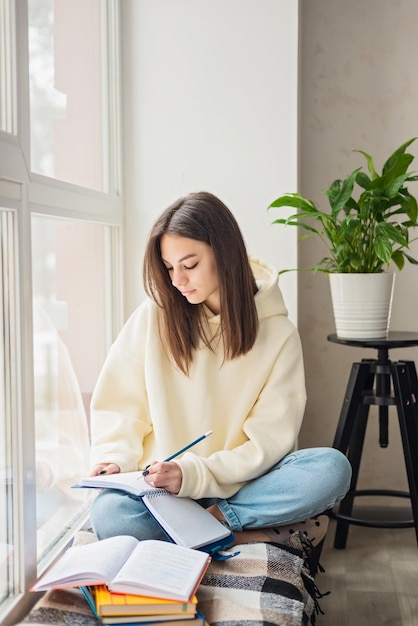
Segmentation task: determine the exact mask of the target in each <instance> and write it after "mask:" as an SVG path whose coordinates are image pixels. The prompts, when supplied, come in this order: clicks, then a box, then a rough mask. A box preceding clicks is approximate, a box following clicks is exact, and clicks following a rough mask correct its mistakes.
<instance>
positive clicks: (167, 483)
mask: <svg viewBox="0 0 418 626" xmlns="http://www.w3.org/2000/svg"><path fill="white" fill-rule="evenodd" d="M182 479H183V475H182V473H181V469H180V466H179V465H178V464H177V463H176V462H175V461H168V462H160V461H153V462H152V463H151V465H150V466H149V468H148V474H147V476H145V480H146V482H147V483H149V484H150V485H152V486H153V487H157V488H158V489H165V490H166V491H168V492H169V493H173V494H177V493H178V492H179V491H180V487H181V481H182Z"/></svg>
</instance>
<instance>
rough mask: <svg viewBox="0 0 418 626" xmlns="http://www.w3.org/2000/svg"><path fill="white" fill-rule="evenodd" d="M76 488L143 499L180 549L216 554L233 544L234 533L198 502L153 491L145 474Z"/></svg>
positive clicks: (96, 479)
mask: <svg viewBox="0 0 418 626" xmlns="http://www.w3.org/2000/svg"><path fill="white" fill-rule="evenodd" d="M74 487H92V488H96V489H117V490H119V491H124V492H126V493H130V494H132V495H134V496H137V497H138V498H141V499H142V501H143V503H144V504H145V506H146V507H147V509H148V510H149V512H150V513H151V515H152V516H153V517H154V519H155V520H156V521H157V522H158V523H159V525H160V526H161V528H162V529H163V530H164V532H165V533H166V534H167V535H168V537H169V538H170V539H171V540H172V541H173V542H174V543H177V544H178V545H180V546H186V547H187V548H195V549H201V550H204V551H205V552H216V551H217V550H222V549H223V548H224V547H225V546H226V545H228V544H230V543H232V540H233V535H232V534H231V531H230V530H229V529H228V528H226V526H224V525H223V524H221V522H219V521H218V520H217V519H215V518H214V517H213V515H211V514H210V513H208V511H206V510H205V509H204V508H203V507H202V506H200V505H199V504H198V503H197V502H195V501H194V500H192V499H191V498H179V497H178V496H174V495H172V494H171V493H168V492H167V491H165V490H164V489H157V488H155V487H152V486H151V485H149V484H148V483H147V482H146V481H145V479H144V477H143V476H142V472H123V473H119V474H105V475H103V476H89V477H88V478H83V479H82V480H81V481H80V482H79V483H77V485H74Z"/></svg>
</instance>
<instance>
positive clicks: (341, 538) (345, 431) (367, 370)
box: [333, 361, 374, 549]
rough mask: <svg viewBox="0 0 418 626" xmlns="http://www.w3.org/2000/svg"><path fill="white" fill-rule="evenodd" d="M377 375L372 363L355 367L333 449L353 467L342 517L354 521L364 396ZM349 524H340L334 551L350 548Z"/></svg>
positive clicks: (365, 408) (365, 410)
mask: <svg viewBox="0 0 418 626" xmlns="http://www.w3.org/2000/svg"><path fill="white" fill-rule="evenodd" d="M373 380H374V374H373V373H371V362H368V361H362V362H361V363H353V366H352V368H351V374H350V378H349V380H348V385H347V390H346V394H345V398H344V403H343V407H342V410H341V414H340V419H339V422H338V427H337V432H336V435H335V438H334V443H333V447H334V448H337V449H338V450H340V451H341V452H343V453H344V454H346V455H347V458H348V460H349V461H350V463H351V467H352V471H353V474H352V479H351V485H350V490H349V492H348V493H347V495H346V497H345V498H344V500H343V501H342V502H341V503H340V505H339V509H338V513H337V514H336V519H337V520H338V515H344V516H345V517H350V516H351V513H352V510H353V500H354V496H355V493H354V492H355V490H356V486H357V480H358V475H359V469H360V461H361V454H362V451H363V443H364V436H365V432H366V426H367V418H368V413H369V406H367V405H364V404H363V394H364V392H365V391H366V390H370V389H372V388H373ZM348 530H349V522H347V521H343V520H339V521H338V522H337V527H336V531H335V539H334V547H335V548H337V549H343V548H345V546H346V542H347V537H348Z"/></svg>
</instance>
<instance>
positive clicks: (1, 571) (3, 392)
mask: <svg viewBox="0 0 418 626" xmlns="http://www.w3.org/2000/svg"><path fill="white" fill-rule="evenodd" d="M14 226H15V223H14V214H13V212H12V211H6V210H2V209H0V433H1V435H2V436H1V437H0V602H1V601H2V600H4V599H5V598H7V597H8V596H9V595H12V594H14V593H15V592H16V575H15V565H16V563H17V541H16V536H15V532H14V530H15V524H14V516H13V500H14V498H13V495H14V494H13V492H14V488H15V487H14V482H13V478H14V467H13V464H14V459H13V453H12V442H13V439H14V436H13V433H12V428H13V421H12V416H13V414H14V413H15V410H16V369H15V359H14V358H13V355H14V354H16V333H15V323H14V321H13V320H14V319H15V318H16V285H15V275H16V272H15V248H14V241H15V228H14Z"/></svg>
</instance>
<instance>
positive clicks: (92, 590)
mask: <svg viewBox="0 0 418 626" xmlns="http://www.w3.org/2000/svg"><path fill="white" fill-rule="evenodd" d="M80 590H81V591H82V592H83V594H84V596H85V598H86V600H87V602H88V603H89V605H90V607H91V608H92V610H93V612H94V614H95V615H96V616H97V617H98V618H99V619H100V621H101V622H102V624H115V625H116V624H117V625H118V626H123V625H124V624H127V625H129V626H135V624H140V625H141V626H146V625H147V624H149V625H154V626H157V625H158V624H161V625H162V626H181V625H182V624H186V625H187V626H205V623H206V622H205V619H204V617H203V615H202V614H201V613H200V612H199V611H198V609H197V597H196V596H195V595H194V596H193V597H192V598H190V600H189V601H188V602H181V601H177V600H168V599H164V598H151V597H149V596H141V595H134V594H125V593H114V592H112V591H109V589H108V588H107V587H106V585H96V586H94V587H80Z"/></svg>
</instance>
